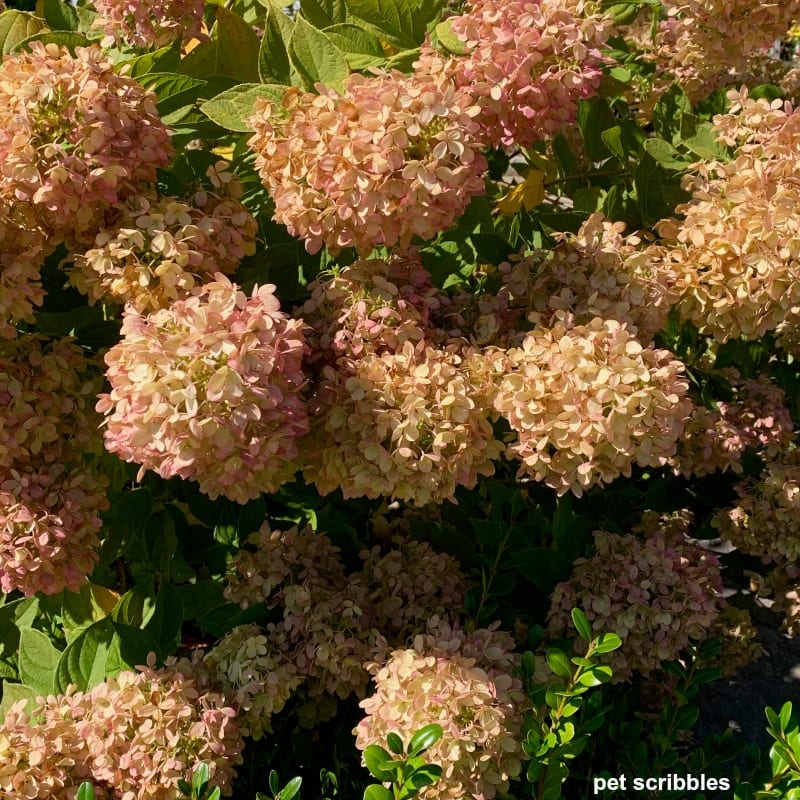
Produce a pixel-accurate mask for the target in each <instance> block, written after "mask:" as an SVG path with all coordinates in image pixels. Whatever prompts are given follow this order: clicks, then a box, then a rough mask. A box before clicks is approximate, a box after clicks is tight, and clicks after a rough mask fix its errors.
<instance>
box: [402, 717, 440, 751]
mask: <svg viewBox="0 0 800 800" xmlns="http://www.w3.org/2000/svg"><path fill="white" fill-rule="evenodd" d="M443 733H444V732H443V731H442V726H441V725H437V724H436V723H435V722H434V723H433V724H432V725H426V726H425V727H424V728H420V729H419V730H418V731H417V732H416V733H415V734H414V735H413V736H412V737H411V741H410V742H409V743H408V753H409V755H411V756H417V755H419V754H420V753H424V752H425V751H426V750H427V749H428V748H429V747H432V746H433V745H434V744H436V742H438V741H439V739H441V738H442V734H443Z"/></svg>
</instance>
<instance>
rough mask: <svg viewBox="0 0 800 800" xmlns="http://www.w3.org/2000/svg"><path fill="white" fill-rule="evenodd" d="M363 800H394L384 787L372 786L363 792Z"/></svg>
mask: <svg viewBox="0 0 800 800" xmlns="http://www.w3.org/2000/svg"><path fill="white" fill-rule="evenodd" d="M364 800H394V798H393V797H392V793H391V792H390V791H389V790H388V789H387V788H386V787H385V786H378V785H377V784H372V786H367V788H366V790H365V791H364Z"/></svg>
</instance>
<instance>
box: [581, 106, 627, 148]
mask: <svg viewBox="0 0 800 800" xmlns="http://www.w3.org/2000/svg"><path fill="white" fill-rule="evenodd" d="M617 123H618V121H617V118H616V117H615V116H614V112H613V111H612V110H611V106H609V104H608V102H607V101H606V100H604V99H603V98H600V97H593V98H592V99H591V100H581V101H580V103H578V126H579V127H580V129H581V134H582V135H583V145H584V149H585V150H586V155H587V156H588V157H589V160H590V161H592V162H598V161H605V160H606V159H607V158H608V157H609V156H610V155H611V151H610V150H609V149H608V146H607V145H606V143H605V142H604V141H603V131H606V130H608V129H609V128H613V127H615V126H616V125H617Z"/></svg>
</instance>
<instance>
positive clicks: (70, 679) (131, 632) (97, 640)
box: [55, 617, 156, 692]
mask: <svg viewBox="0 0 800 800" xmlns="http://www.w3.org/2000/svg"><path fill="white" fill-rule="evenodd" d="M155 650H156V644H155V642H153V640H152V639H151V638H150V637H149V636H148V635H147V634H146V633H144V632H143V631H141V630H139V629H138V628H134V627H131V626H129V625H123V624H121V623H118V622H114V621H113V620H111V618H109V617H106V618H105V619H102V620H100V621H99V622H96V623H95V624H94V625H92V626H90V627H89V628H87V629H86V630H85V631H84V632H83V633H82V634H81V635H80V636H79V637H78V638H77V639H76V640H75V641H74V642H72V644H70V645H68V646H67V648H66V650H64V652H63V653H62V654H61V658H60V660H59V662H58V667H57V669H56V686H55V688H56V691H57V692H63V691H65V690H66V688H67V686H68V685H69V684H71V683H74V684H76V685H77V687H78V690H79V691H86V690H87V689H88V688H90V687H92V686H95V685H97V684H98V683H101V682H102V681H103V680H105V678H107V677H111V676H113V675H116V674H117V673H118V672H120V671H122V670H124V669H133V667H135V666H136V665H137V664H144V663H146V662H147V655H148V653H149V652H151V651H155Z"/></svg>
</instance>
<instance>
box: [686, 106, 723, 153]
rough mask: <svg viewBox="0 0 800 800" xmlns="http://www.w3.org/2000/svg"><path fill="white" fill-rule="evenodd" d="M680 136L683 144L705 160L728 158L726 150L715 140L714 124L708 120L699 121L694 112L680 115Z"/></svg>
mask: <svg viewBox="0 0 800 800" xmlns="http://www.w3.org/2000/svg"><path fill="white" fill-rule="evenodd" d="M680 138H681V143H682V144H683V145H684V146H686V147H688V148H689V150H691V151H692V152H693V153H694V154H695V155H697V156H700V158H702V159H704V160H706V161H727V160H728V152H727V150H726V149H725V147H724V146H723V145H722V144H720V142H718V141H717V137H716V134H715V132H714V126H713V125H712V124H711V123H710V122H700V120H699V119H698V118H697V117H696V116H695V115H694V114H683V115H682V116H681V129H680Z"/></svg>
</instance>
